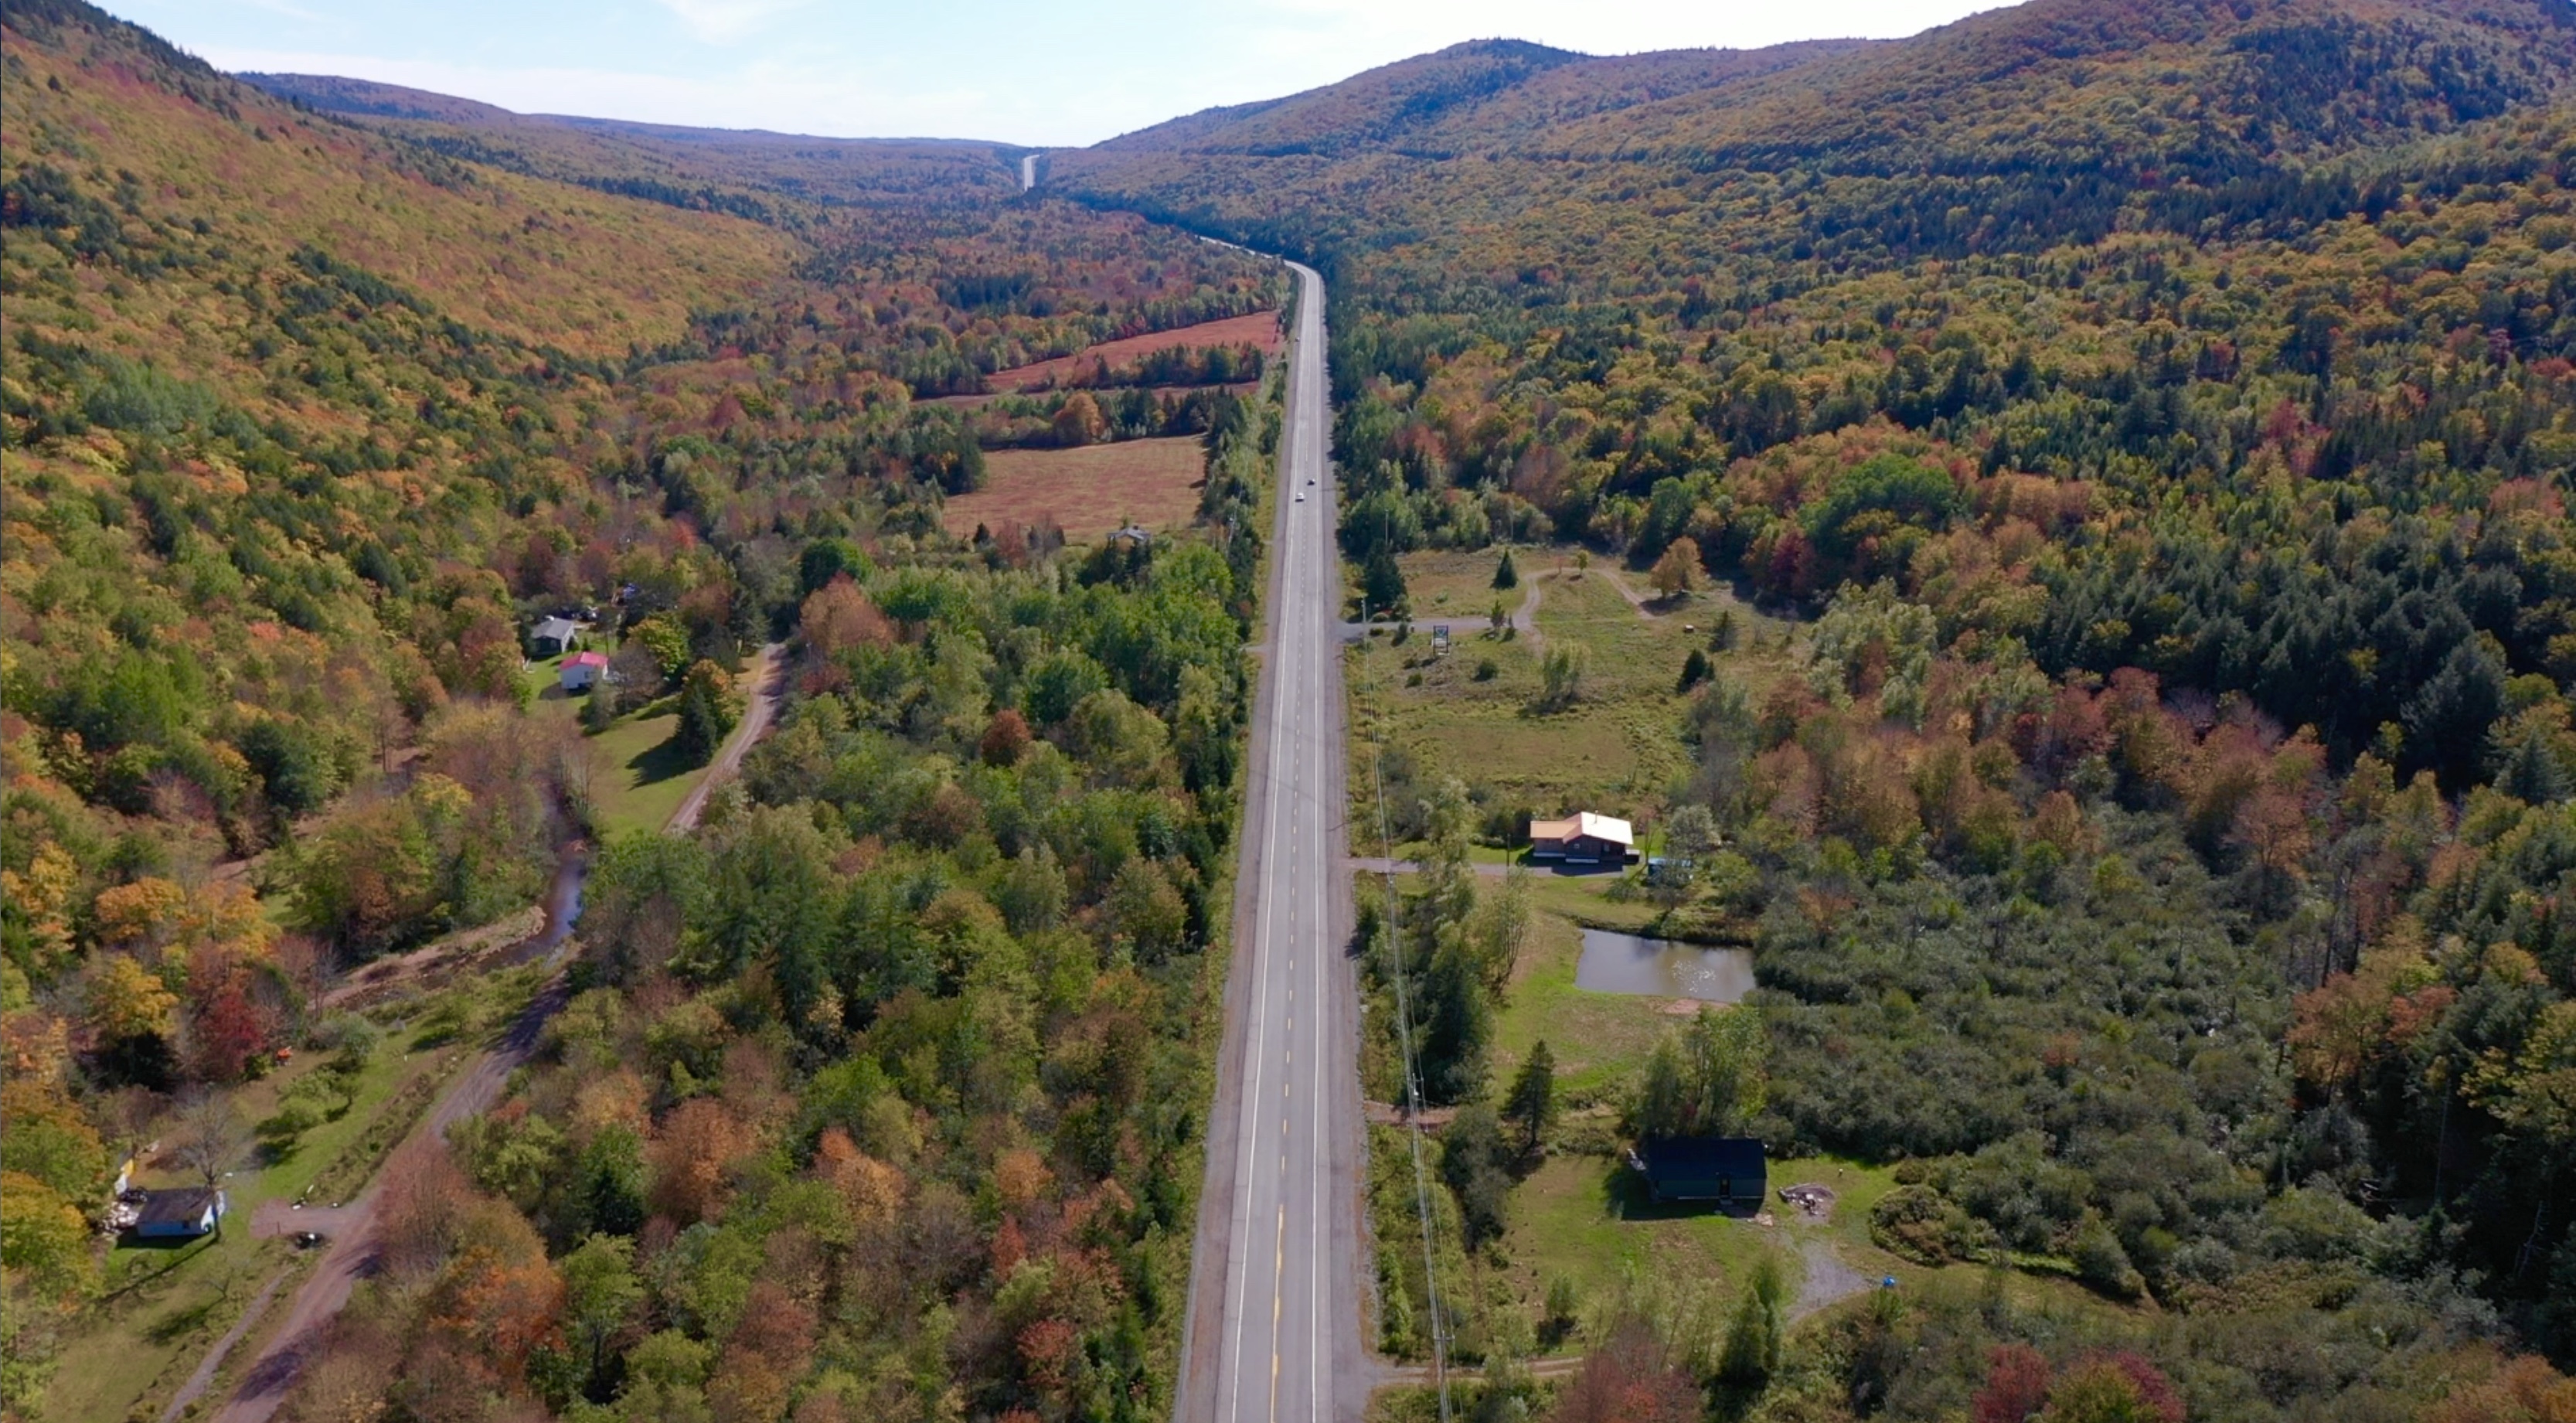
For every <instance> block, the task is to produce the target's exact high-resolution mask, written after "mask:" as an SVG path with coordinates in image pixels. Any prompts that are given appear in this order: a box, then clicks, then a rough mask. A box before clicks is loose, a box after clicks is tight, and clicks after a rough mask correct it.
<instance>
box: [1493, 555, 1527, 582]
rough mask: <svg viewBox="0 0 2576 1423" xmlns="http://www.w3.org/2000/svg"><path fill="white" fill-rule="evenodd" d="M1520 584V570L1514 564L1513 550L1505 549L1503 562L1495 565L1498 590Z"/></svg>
mask: <svg viewBox="0 0 2576 1423" xmlns="http://www.w3.org/2000/svg"><path fill="white" fill-rule="evenodd" d="M1519 586H1521V573H1520V570H1519V569H1517V568H1514V567H1513V566H1512V551H1511V550H1510V549H1504V550H1503V559H1502V562H1500V563H1497V564H1495V565H1494V587H1495V589H1496V591H1500V590H1502V589H1505V588H1518V587H1519Z"/></svg>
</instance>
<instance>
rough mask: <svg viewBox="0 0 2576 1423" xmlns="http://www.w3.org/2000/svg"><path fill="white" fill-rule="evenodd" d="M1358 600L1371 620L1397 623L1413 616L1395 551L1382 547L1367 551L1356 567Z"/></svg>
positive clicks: (1411, 602)
mask: <svg viewBox="0 0 2576 1423" xmlns="http://www.w3.org/2000/svg"><path fill="white" fill-rule="evenodd" d="M1360 597H1361V599H1362V600H1363V601H1365V602H1366V603H1367V604H1368V611H1369V616H1370V617H1372V618H1377V619H1380V620H1382V621H1388V622H1399V623H1400V622H1404V621H1406V620H1407V619H1409V618H1411V617H1412V615H1413V600H1412V597H1411V595H1410V594H1409V593H1408V592H1407V591H1406V589H1405V586H1404V570H1403V569H1402V568H1399V567H1397V566H1396V562H1395V551H1394V550H1392V549H1390V548H1388V547H1387V546H1386V545H1385V544H1383V543H1381V544H1379V545H1378V546H1377V547H1375V548H1372V549H1370V550H1369V555H1368V560H1367V561H1366V562H1365V563H1362V564H1361V565H1360Z"/></svg>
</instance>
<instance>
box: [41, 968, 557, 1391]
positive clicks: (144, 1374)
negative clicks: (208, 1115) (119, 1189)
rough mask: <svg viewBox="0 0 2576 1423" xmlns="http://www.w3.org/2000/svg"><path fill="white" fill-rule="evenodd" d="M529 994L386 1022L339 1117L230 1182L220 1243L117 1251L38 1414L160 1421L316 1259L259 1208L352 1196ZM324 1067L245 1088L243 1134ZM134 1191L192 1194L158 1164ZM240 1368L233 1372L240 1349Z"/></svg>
mask: <svg viewBox="0 0 2576 1423" xmlns="http://www.w3.org/2000/svg"><path fill="white" fill-rule="evenodd" d="M533 982H534V980H533V979H532V978H531V977H530V976H529V975H528V974H527V973H526V972H525V971H521V972H517V973H509V974H501V975H494V976H486V977H478V978H471V979H468V980H466V981H465V982H463V983H461V984H459V985H457V986H456V987H455V988H453V989H450V990H448V991H447V992H444V993H442V994H439V995H437V996H435V997H433V998H430V999H426V1000H421V1001H416V1002H413V1003H411V1004H409V1005H406V1007H407V1009H408V1012H406V1011H405V1009H404V1008H396V1009H389V1010H386V1011H385V1013H384V1017H385V1019H386V1021H387V1025H388V1027H389V1028H390V1029H391V1030H390V1031H388V1032H387V1034H386V1036H385V1039H384V1042H383V1044H382V1045H381V1046H380V1047H379V1048H378V1049H377V1051H376V1054H375V1057H374V1059H373V1060H372V1061H371V1062H370V1063H369V1064H368V1066H367V1067H366V1069H365V1070H364V1071H363V1072H361V1073H360V1074H359V1075H358V1077H357V1079H356V1083H355V1090H354V1093H353V1096H352V1100H351V1102H350V1104H349V1107H348V1109H347V1110H346V1111H345V1112H344V1113H342V1115H341V1116H340V1118H339V1119H338V1120H336V1121H326V1122H324V1123H322V1124H321V1125H319V1126H316V1127H314V1128H313V1129H312V1130H311V1131H308V1132H306V1133H304V1135H303V1136H302V1138H301V1139H300V1140H298V1141H297V1142H296V1143H295V1144H294V1146H293V1147H292V1149H291V1150H289V1151H288V1152H287V1153H285V1154H284V1155H282V1156H278V1157H276V1158H274V1159H270V1158H268V1157H267V1156H266V1155H265V1154H264V1153H263V1152H262V1151H261V1150H260V1149H258V1148H254V1149H253V1151H252V1154H251V1155H250V1156H249V1157H248V1158H247V1159H246V1160H245V1161H244V1163H243V1165H242V1166H241V1168H240V1169H239V1170H238V1171H236V1172H235V1173H234V1174H233V1175H232V1176H231V1177H230V1178H229V1179H227V1180H226V1181H225V1182H224V1190H225V1193H226V1195H227V1197H228V1199H229V1204H230V1213H229V1214H228V1215H227V1217H226V1220H225V1224H224V1228H223V1231H222V1233H221V1234H220V1235H217V1236H212V1237H208V1238H206V1239H203V1240H198V1241H192V1242H189V1243H187V1244H185V1245H179V1246H166V1245H155V1246H133V1245H124V1244H120V1245H119V1246H117V1247H116V1248H115V1249H113V1250H111V1251H109V1253H108V1256H107V1274H106V1278H107V1294H106V1295H105V1297H104V1298H102V1299H101V1300H99V1301H98V1302H97V1303H95V1304H94V1305H92V1306H91V1307H90V1309H89V1310H88V1311H87V1312H86V1313H85V1314H83V1315H82V1316H81V1318H80V1319H78V1320H77V1321H75V1322H74V1323H73V1325H72V1326H71V1327H70V1328H69V1329H68V1330H67V1337H66V1341H65V1345H64V1348H63V1350H62V1353H61V1355H60V1358H59V1361H58V1363H57V1366H56V1369H55V1372H54V1378H53V1383H52V1385H51V1387H50V1388H49V1390H48V1391H47V1393H46V1394H45V1399H44V1406H43V1409H42V1412H41V1414H40V1415H39V1416H41V1417H43V1418H45V1419H47V1420H49V1423H116V1420H121V1419H124V1418H126V1417H128V1416H129V1415H131V1414H132V1413H133V1412H134V1411H135V1409H136V1408H137V1406H138V1405H148V1407H147V1409H146V1414H145V1416H147V1417H154V1418H157V1417H158V1416H159V1415H160V1407H159V1401H160V1400H163V1399H166V1398H168V1397H169V1396H170V1395H171V1394H172V1393H173V1392H174V1391H175V1390H176V1389H177V1388H178V1387H179V1385H180V1384H181V1383H182V1382H184V1381H185V1380H186V1378H187V1376H188V1374H189V1373H190V1372H191V1371H192V1370H194V1369H195V1368H196V1366H197V1363H198V1361H199V1360H200V1359H201V1358H202V1357H203V1356H204V1354H205V1351H206V1349H207V1347H208V1346H209V1345H211V1344H212V1343H213V1342H214V1341H215V1340H216V1339H217V1338H218V1337H220V1336H221V1335H222V1334H223V1333H224V1331H225V1330H227V1329H229V1328H230V1327H232V1325H233V1323H234V1322H235V1321H236V1320H238V1319H239V1318H240V1317H241V1313H242V1311H243V1310H244V1309H245V1308H247V1307H248V1306H249V1305H250V1304H251V1303H252V1302H253V1301H254V1300H255V1299H256V1297H257V1296H258V1295H259V1293H260V1290H261V1288H262V1287H263V1286H264V1285H265V1284H266V1283H267V1282H268V1281H269V1280H270V1279H272V1278H274V1277H275V1276H276V1275H277V1274H278V1272H279V1271H281V1270H297V1269H300V1268H301V1267H302V1266H303V1265H304V1264H305V1263H306V1261H307V1259H308V1257H306V1256H304V1255H302V1254H300V1253H298V1252H297V1251H295V1250H294V1249H293V1247H292V1246H290V1245H289V1244H288V1243H287V1242H285V1241H283V1240H257V1239H253V1238H252V1235H251V1219H252V1217H253V1216H254V1215H255V1214H256V1213H257V1211H258V1209H259V1206H260V1203H261V1202H263V1201H270V1200H294V1199H298V1198H304V1199H309V1200H312V1201H314V1202H315V1203H317V1204H323V1205H328V1204H332V1203H335V1202H337V1201H340V1200H345V1199H347V1198H348V1197H349V1196H351V1195H354V1194H355V1193H356V1192H357V1190H358V1188H359V1187H360V1186H362V1185H364V1184H365V1181H366V1179H367V1177H368V1176H370V1175H372V1174H373V1172H374V1169H375V1168H376V1166H377V1165H378V1164H380V1163H381V1161H382V1159H383V1157H384V1155H385V1154H386V1153H387V1152H388V1151H389V1150H390V1149H391V1147H392V1146H393V1145H394V1143H395V1142H397V1141H399V1140H400V1139H401V1137H402V1135H403V1134H404V1133H405V1132H407V1131H408V1130H410V1128H411V1125H412V1123H413V1122H415V1121H416V1120H418V1118H419V1116H420V1114H421V1113H422V1111H423V1110H425V1109H426V1108H427V1106H428V1105H429V1103H430V1101H431V1100H432V1099H433V1098H434V1097H435V1096H436V1094H437V1092H438V1090H439V1088H440V1087H441V1086H442V1085H443V1084H444V1083H445V1082H446V1080H447V1078H448V1077H449V1075H450V1074H452V1073H453V1072H454V1071H455V1069H456V1068H457V1066H458V1065H459V1064H460V1063H462V1062H463V1061H464V1060H465V1059H467V1058H468V1057H470V1056H471V1055H472V1054H474V1053H475V1052H476V1051H478V1050H479V1047H480V1044H481V1042H482V1040H483V1037H484V1036H485V1034H486V1033H488V1032H489V1030H490V1029H491V1028H492V1027H494V1026H496V1025H497V1024H499V1023H500V1022H502V1021H504V1020H505V1019H506V1018H507V1016H508V1015H509V1014H510V1013H512V1012H514V1011H516V1009H517V1008H518V1006H519V1005H520V1004H522V1003H523V1002H525V1000H526V998H527V996H528V993H529V991H530V990H531V988H532V986H533ZM396 1014H402V1016H399V1017H398V1016H396ZM323 1060H324V1059H323V1055H321V1054H313V1055H308V1056H306V1057H303V1058H300V1059H298V1060H297V1061H295V1062H293V1063H291V1064H288V1065H286V1066H284V1067H282V1068H280V1069H278V1070H277V1071H275V1072H272V1073H270V1074H269V1075H267V1076H266V1077H263V1078H260V1079H259V1080H257V1081H254V1082H250V1083H247V1084H245V1085H244V1086H243V1087H241V1088H240V1089H239V1090H238V1091H237V1092H236V1093H235V1096H234V1105H235V1108H236V1110H237V1112H238V1114H239V1116H240V1118H241V1122H242V1126H243V1128H244V1130H245V1131H246V1132H247V1130H248V1129H249V1128H251V1127H252V1126H254V1125H256V1124H257V1123H258V1122H259V1121H261V1120H262V1119H264V1118H266V1117H267V1116H269V1115H270V1114H271V1113H273V1112H274V1111H275V1110H276V1108H277V1103H278V1101H279V1099H280V1098H281V1097H282V1096H283V1095H284V1093H285V1092H286V1090H287V1089H288V1088H289V1087H291V1086H293V1085H294V1083H295V1082H296V1081H298V1080H299V1079H301V1078H302V1077H304V1076H306V1075H307V1074H310V1073H312V1072H315V1071H318V1070H320V1068H321V1066H322V1063H323ZM137 1183H138V1184H141V1185H146V1186H177V1185H186V1184H189V1183H188V1182H187V1181H186V1180H185V1179H183V1178H182V1177H181V1176H179V1175H177V1174H174V1173H173V1172H172V1171H170V1170H168V1169H166V1168H162V1167H159V1166H158V1165H155V1164H149V1163H147V1165H146V1167H145V1169H143V1170H142V1171H140V1172H138V1175H137ZM308 1192H309V1193H310V1194H309V1195H308V1194H307V1193H308ZM291 1287H292V1282H291V1281H290V1282H289V1288H291ZM283 1293H284V1292H283V1291H281V1292H280V1297H281V1298H282V1297H283ZM273 1306H274V1301H272V1307H273ZM255 1332H256V1331H255V1330H254V1333H255ZM236 1356H237V1357H236V1362H237V1363H238V1361H239V1350H238V1349H237V1350H236Z"/></svg>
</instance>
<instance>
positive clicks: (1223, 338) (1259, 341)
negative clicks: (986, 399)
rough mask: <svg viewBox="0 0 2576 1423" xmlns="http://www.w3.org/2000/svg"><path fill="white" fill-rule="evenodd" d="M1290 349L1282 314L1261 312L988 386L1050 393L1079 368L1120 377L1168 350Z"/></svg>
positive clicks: (1156, 336) (1097, 351)
mask: <svg viewBox="0 0 2576 1423" xmlns="http://www.w3.org/2000/svg"><path fill="white" fill-rule="evenodd" d="M1285 344H1286V341H1285V339H1284V338H1283V337H1281V335H1280V334H1279V313H1277V312H1275V311H1255V312H1250V313H1247V314H1246V315H1243V316H1229V317H1227V318H1226V319H1224V320H1223V321H1202V322H1200V323H1198V324H1197V325H1195V326H1175V327H1173V328H1172V329H1171V330H1169V331H1149V332H1147V333H1145V334H1144V335H1142V336H1124V337H1121V338H1119V339H1118V340H1115V341H1103V342H1101V343H1100V344H1099V345H1097V346H1090V347H1086V348H1085V349H1083V350H1081V351H1079V352H1077V353H1075V354H1073V355H1070V356H1058V357H1056V358H1055V359H1053V360H1047V361H1039V362H1037V363H1036V364H1034V365H1026V366H1013V367H1012V368H1010V369H1009V370H1006V371H995V372H994V373H993V374H992V375H991V376H990V377H989V378H988V379H987V381H986V384H987V385H989V386H990V387H991V388H992V389H994V390H996V391H1013V390H1044V389H1046V388H1047V386H1049V385H1050V384H1052V383H1053V382H1056V381H1059V380H1062V379H1064V378H1065V377H1067V376H1069V375H1071V374H1073V373H1074V371H1075V370H1077V369H1080V370H1089V369H1090V368H1091V366H1092V364H1093V363H1094V362H1098V363H1100V364H1103V365H1106V366H1107V367H1109V369H1110V370H1111V371H1113V372H1114V371H1116V370H1118V369H1119V368H1120V367H1122V366H1126V365H1130V364H1132V363H1134V362H1136V361H1138V360H1141V359H1143V358H1144V357H1146V356H1150V355H1152V354H1153V353H1154V352H1156V351H1168V350H1171V349H1172V348H1174V347H1176V346H1182V347H1200V348H1209V347H1217V346H1257V347H1259V348H1260V350H1261V353H1262V354H1263V355H1264V356H1275V355H1277V354H1279V348H1280V347H1281V346H1283V345H1285Z"/></svg>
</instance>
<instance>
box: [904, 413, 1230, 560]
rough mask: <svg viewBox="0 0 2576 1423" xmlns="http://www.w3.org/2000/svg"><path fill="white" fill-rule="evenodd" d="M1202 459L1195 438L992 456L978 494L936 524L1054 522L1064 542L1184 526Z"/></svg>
mask: <svg viewBox="0 0 2576 1423" xmlns="http://www.w3.org/2000/svg"><path fill="white" fill-rule="evenodd" d="M1206 459H1207V452H1206V450H1205V448H1204V447H1202V446H1201V445H1200V444H1199V441H1198V437H1197V436H1195V435H1176V436H1172V437H1169V438H1166V439H1158V440H1124V441H1121V442H1119V443H1117V444H1113V445H1084V446H1081V447H1079V448H1076V449H1069V450H995V451H994V452H992V453H991V454H988V455H986V456H985V457H984V471H985V473H984V487H983V488H981V489H979V490H976V491H975V492H974V493H972V494H960V495H958V496H956V497H955V498H953V499H950V500H949V501H948V503H947V506H946V508H945V509H943V510H942V512H941V514H940V521H941V522H942V523H943V524H945V525H946V526H947V529H948V531H949V532H950V533H952V534H958V535H966V534H972V533H973V532H975V526H976V525H978V524H981V525H983V526H985V527H987V528H995V527H999V526H1000V525H1002V524H1003V523H1005V522H1009V523H1017V524H1020V525H1022V526H1023V527H1028V526H1034V525H1036V524H1037V523H1039V522H1040V521H1041V520H1046V519H1053V520H1054V521H1055V522H1056V525H1057V527H1059V528H1061V529H1063V530H1064V532H1065V534H1066V536H1067V537H1070V538H1075V539H1087V538H1097V537H1099V536H1100V535H1102V534H1106V533H1108V532H1110V531H1112V530H1114V529H1119V528H1124V527H1125V526H1126V525H1127V524H1129V523H1130V522H1133V523H1135V524H1138V525H1140V526H1142V527H1144V528H1148V529H1168V528H1172V527H1175V526H1177V525H1182V524H1187V523H1188V522H1189V521H1190V520H1191V518H1192V517H1193V516H1195V515H1196V514H1197V513H1198V507H1199V496H1198V485H1199V484H1200V482H1201V481H1202V480H1203V479H1204V478H1205V477H1206V473H1207V470H1206Z"/></svg>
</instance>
